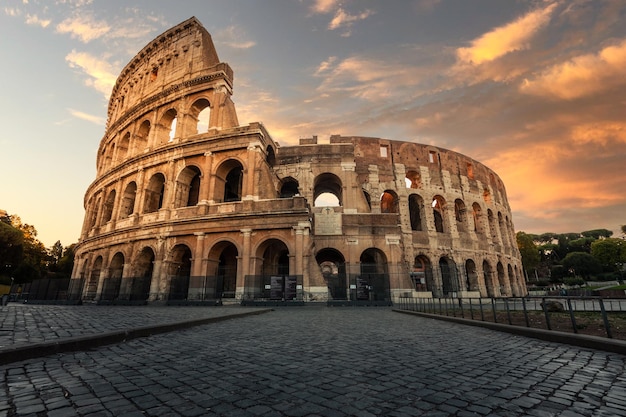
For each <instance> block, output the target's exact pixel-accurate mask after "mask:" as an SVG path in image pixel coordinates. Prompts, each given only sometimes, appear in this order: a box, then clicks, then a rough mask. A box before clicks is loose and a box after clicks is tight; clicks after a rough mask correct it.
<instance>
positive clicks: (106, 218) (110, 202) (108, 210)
mask: <svg viewBox="0 0 626 417" xmlns="http://www.w3.org/2000/svg"><path fill="white" fill-rule="evenodd" d="M113 207H115V190H111V191H110V192H109V195H107V198H106V200H105V201H104V207H102V224H104V223H108V222H110V221H111V217H112V216H113Z"/></svg>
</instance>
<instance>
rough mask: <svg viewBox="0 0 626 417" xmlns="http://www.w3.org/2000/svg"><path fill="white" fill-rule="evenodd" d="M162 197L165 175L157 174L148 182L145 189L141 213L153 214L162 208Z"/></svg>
mask: <svg viewBox="0 0 626 417" xmlns="http://www.w3.org/2000/svg"><path fill="white" fill-rule="evenodd" d="M164 195H165V175H163V174H162V173H160V172H158V173H156V174H154V175H153V176H152V177H151V178H150V181H148V187H147V188H146V195H145V199H144V205H143V212H144V213H153V212H155V211H158V210H159V209H161V208H163V197H164Z"/></svg>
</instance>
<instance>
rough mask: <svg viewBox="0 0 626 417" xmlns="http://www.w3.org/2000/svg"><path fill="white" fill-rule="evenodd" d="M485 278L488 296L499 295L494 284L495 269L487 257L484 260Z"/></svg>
mask: <svg viewBox="0 0 626 417" xmlns="http://www.w3.org/2000/svg"><path fill="white" fill-rule="evenodd" d="M483 279H484V280H485V288H486V289H487V296H488V297H497V294H496V291H495V288H494V285H493V270H492V269H491V265H490V264H489V262H488V261H487V260H486V259H485V260H484V261H483Z"/></svg>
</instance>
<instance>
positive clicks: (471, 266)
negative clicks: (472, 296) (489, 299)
mask: <svg viewBox="0 0 626 417" xmlns="http://www.w3.org/2000/svg"><path fill="white" fill-rule="evenodd" d="M465 288H466V289H467V290H468V291H478V290H479V287H478V274H477V273H476V264H475V263H474V261H473V260H471V259H468V260H467V261H465Z"/></svg>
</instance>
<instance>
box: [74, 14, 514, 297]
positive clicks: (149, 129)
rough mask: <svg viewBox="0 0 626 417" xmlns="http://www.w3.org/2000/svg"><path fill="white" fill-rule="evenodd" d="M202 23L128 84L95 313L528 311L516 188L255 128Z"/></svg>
mask: <svg viewBox="0 0 626 417" xmlns="http://www.w3.org/2000/svg"><path fill="white" fill-rule="evenodd" d="M232 87H233V72H232V70H231V68H230V67H229V66H228V64H225V63H222V62H220V61H219V59H218V56H217V53H216V51H215V48H214V46H213V43H212V41H211V36H210V35H209V33H208V32H207V31H206V30H205V29H204V28H203V27H202V25H201V24H200V23H199V22H198V21H197V20H196V19H195V18H191V19H189V20H187V21H185V22H183V23H181V24H180V25H178V26H176V27H174V28H172V29H171V30H169V31H167V32H165V33H164V34H162V35H161V36H159V37H157V38H156V39H154V41H152V42H151V43H150V44H149V45H147V46H146V47H145V48H144V49H143V50H142V51H140V52H139V54H137V56H136V57H135V58H134V59H133V60H132V61H131V62H130V63H129V64H128V65H127V66H126V67H125V68H124V70H123V71H122V73H121V74H120V76H119V78H118V80H117V83H116V84H115V87H114V89H113V92H112V95H111V99H110V102H109V110H108V122H107V127H106V132H105V135H104V138H103V139H102V141H101V143H100V147H99V149H98V159H97V178H96V180H95V181H94V182H93V183H92V184H91V185H90V186H89V188H88V190H87V192H86V194H85V209H86V215H85V221H84V225H83V230H82V234H81V238H80V242H79V244H78V246H77V248H76V258H75V267H74V273H73V278H74V279H76V280H77V281H76V282H81V281H79V280H82V285H80V288H82V291H81V297H82V298H83V299H84V300H96V301H116V300H118V301H122V300H131V301H143V300H147V301H157V300H170V301H173V300H188V301H193V300H216V299H228V298H231V299H234V300H260V299H276V300H294V299H295V300H302V301H326V300H345V299H351V300H355V301H357V300H362V301H366V300H367V301H372V300H381V301H387V302H388V301H392V300H393V299H394V298H395V297H398V296H402V295H408V294H411V295H413V296H419V297H431V296H434V297H440V296H501V295H502V296H504V295H522V294H525V293H526V287H525V283H524V279H523V275H522V269H521V260H520V255H519V251H518V250H517V247H516V243H515V235H514V230H513V224H512V220H511V211H510V208H509V205H508V202H507V199H506V192H505V188H504V185H503V184H502V181H501V180H500V179H499V178H498V176H497V175H496V174H495V173H494V172H493V171H491V170H490V169H489V168H487V167H486V166H484V165H482V164H481V163H479V162H477V161H475V160H472V159H471V158H468V157H466V156H464V155H461V154H459V153H456V152H452V151H449V150H446V149H442V148H438V147H434V146H427V145H421V144H417V143H411V142H399V141H392V140H387V139H378V138H365V137H349V136H332V137H331V138H330V143H327V144H318V143H317V138H315V137H313V138H310V139H301V140H300V144H299V145H298V146H283V147H280V146H279V145H278V144H277V143H276V142H274V141H273V140H272V138H271V136H270V134H269V133H268V131H267V130H266V129H265V127H264V126H263V125H262V124H260V123H251V124H249V125H245V126H240V125H239V123H238V120H237V115H236V112H235V106H234V104H233V102H232V101H231V98H230V97H231V94H232Z"/></svg>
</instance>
